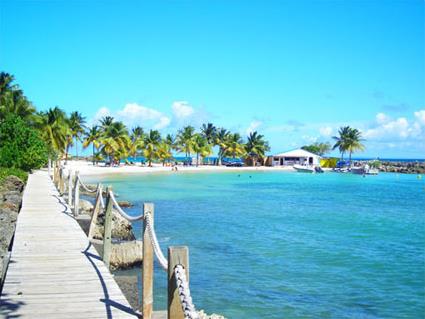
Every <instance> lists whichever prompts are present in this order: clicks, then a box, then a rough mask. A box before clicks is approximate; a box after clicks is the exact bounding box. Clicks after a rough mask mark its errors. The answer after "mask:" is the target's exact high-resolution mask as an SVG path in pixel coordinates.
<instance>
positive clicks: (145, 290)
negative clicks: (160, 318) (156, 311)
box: [142, 203, 154, 319]
mask: <svg viewBox="0 0 425 319" xmlns="http://www.w3.org/2000/svg"><path fill="white" fill-rule="evenodd" d="M148 213H149V214H151V221H152V223H153V222H154V205H153V204H152V203H144V204H143V216H146V214H148ZM152 226H153V225H152ZM147 227H148V225H147V222H146V219H145V218H144V219H143V229H142V231H143V233H142V238H143V264H142V314H143V318H144V319H151V317H152V311H153V249H152V241H151V238H150V236H149V232H148V229H147Z"/></svg>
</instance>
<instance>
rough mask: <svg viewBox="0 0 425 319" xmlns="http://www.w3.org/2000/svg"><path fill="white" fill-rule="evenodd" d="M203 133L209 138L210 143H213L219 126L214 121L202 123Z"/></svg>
mask: <svg viewBox="0 0 425 319" xmlns="http://www.w3.org/2000/svg"><path fill="white" fill-rule="evenodd" d="M201 134H202V136H203V137H205V138H206V139H207V142H208V144H211V145H212V144H214V140H215V136H216V134H217V128H216V127H215V126H214V125H213V124H212V123H208V124H202V127H201Z"/></svg>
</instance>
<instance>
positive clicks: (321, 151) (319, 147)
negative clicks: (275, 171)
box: [301, 142, 332, 156]
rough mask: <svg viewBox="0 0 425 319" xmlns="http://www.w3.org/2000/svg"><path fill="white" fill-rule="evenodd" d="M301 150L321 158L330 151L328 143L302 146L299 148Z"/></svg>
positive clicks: (330, 147)
mask: <svg viewBox="0 0 425 319" xmlns="http://www.w3.org/2000/svg"><path fill="white" fill-rule="evenodd" d="M301 148H302V149H303V150H305V151H308V152H311V153H314V154H317V155H319V156H323V155H325V154H327V153H329V152H330V151H331V150H332V146H331V144H330V143H322V142H316V143H313V144H310V145H304V146H303V147H301Z"/></svg>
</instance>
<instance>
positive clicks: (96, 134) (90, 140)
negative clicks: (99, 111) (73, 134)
mask: <svg viewBox="0 0 425 319" xmlns="http://www.w3.org/2000/svg"><path fill="white" fill-rule="evenodd" d="M100 133H101V131H100V129H99V126H97V125H93V126H92V127H91V128H89V129H88V130H87V131H86V132H85V135H84V140H83V148H84V149H86V148H87V147H89V145H90V144H91V145H92V160H93V165H94V164H95V163H96V160H95V157H96V156H95V154H96V153H97V149H98V148H99V147H100V140H99V138H100Z"/></svg>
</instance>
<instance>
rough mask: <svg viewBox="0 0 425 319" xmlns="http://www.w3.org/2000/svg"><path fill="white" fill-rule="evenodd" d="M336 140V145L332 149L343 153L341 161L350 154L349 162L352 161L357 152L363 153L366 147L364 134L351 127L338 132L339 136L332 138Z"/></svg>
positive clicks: (345, 127)
mask: <svg viewBox="0 0 425 319" xmlns="http://www.w3.org/2000/svg"><path fill="white" fill-rule="evenodd" d="M332 138H333V139H334V140H335V144H334V146H333V148H332V149H338V150H339V152H340V153H341V160H343V159H344V154H346V153H347V152H348V154H349V157H348V160H349V161H351V156H352V154H353V153H354V152H356V151H363V150H364V149H365V146H364V145H363V143H362V142H363V141H364V139H363V137H362V133H361V132H360V131H359V130H358V129H356V128H352V127H350V126H343V127H341V128H340V129H339V130H338V136H333V137H332Z"/></svg>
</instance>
